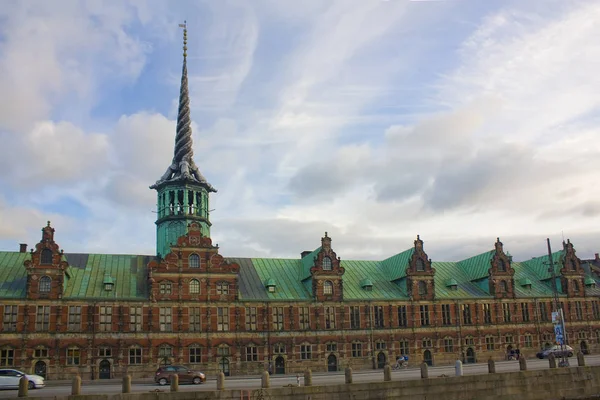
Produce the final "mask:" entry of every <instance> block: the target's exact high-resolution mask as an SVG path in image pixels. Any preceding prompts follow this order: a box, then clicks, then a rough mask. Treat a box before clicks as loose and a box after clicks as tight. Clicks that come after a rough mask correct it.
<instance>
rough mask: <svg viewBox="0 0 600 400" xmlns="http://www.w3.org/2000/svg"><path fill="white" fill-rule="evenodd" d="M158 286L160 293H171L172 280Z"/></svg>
mask: <svg viewBox="0 0 600 400" xmlns="http://www.w3.org/2000/svg"><path fill="white" fill-rule="evenodd" d="M158 287H159V289H160V294H171V282H163V283H161V284H160V285H159V286H158Z"/></svg>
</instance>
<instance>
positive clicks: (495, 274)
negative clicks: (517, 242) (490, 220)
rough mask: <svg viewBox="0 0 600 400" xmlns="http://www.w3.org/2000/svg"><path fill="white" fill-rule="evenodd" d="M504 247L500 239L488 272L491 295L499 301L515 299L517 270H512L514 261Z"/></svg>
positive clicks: (495, 244)
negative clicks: (514, 277)
mask: <svg viewBox="0 0 600 400" xmlns="http://www.w3.org/2000/svg"><path fill="white" fill-rule="evenodd" d="M503 246H504V245H503V244H502V242H501V241H500V238H497V239H496V243H494V247H495V252H494V255H493V256H492V258H491V260H490V268H489V270H488V278H489V288H490V293H491V294H493V295H494V297H495V298H497V299H513V298H515V280H514V279H513V276H514V275H515V270H514V269H513V268H512V266H511V263H512V260H511V258H510V257H509V256H507V255H506V254H505V253H504V247H503Z"/></svg>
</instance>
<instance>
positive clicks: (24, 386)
mask: <svg viewBox="0 0 600 400" xmlns="http://www.w3.org/2000/svg"><path fill="white" fill-rule="evenodd" d="M28 393H29V379H27V375H23V376H22V377H21V379H19V394H17V397H27V395H28Z"/></svg>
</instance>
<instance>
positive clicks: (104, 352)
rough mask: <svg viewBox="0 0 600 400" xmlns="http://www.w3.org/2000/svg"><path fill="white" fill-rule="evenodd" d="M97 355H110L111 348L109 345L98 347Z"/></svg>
mask: <svg viewBox="0 0 600 400" xmlns="http://www.w3.org/2000/svg"><path fill="white" fill-rule="evenodd" d="M98 357H101V358H108V357H112V349H111V348H110V347H100V348H99V349H98Z"/></svg>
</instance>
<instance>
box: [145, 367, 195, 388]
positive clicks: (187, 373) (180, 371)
mask: <svg viewBox="0 0 600 400" xmlns="http://www.w3.org/2000/svg"><path fill="white" fill-rule="evenodd" d="M172 375H178V376H179V383H193V384H195V385H199V384H201V383H204V382H206V375H204V374H203V373H202V372H200V371H194V370H191V369H189V368H187V367H182V366H178V365H168V366H165V367H160V368H159V369H157V370H156V374H155V375H154V382H156V383H158V384H159V385H162V386H164V385H167V384H169V383H171V376H172Z"/></svg>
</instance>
